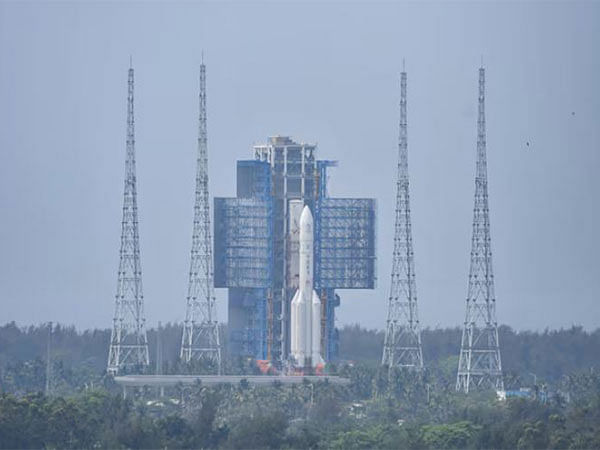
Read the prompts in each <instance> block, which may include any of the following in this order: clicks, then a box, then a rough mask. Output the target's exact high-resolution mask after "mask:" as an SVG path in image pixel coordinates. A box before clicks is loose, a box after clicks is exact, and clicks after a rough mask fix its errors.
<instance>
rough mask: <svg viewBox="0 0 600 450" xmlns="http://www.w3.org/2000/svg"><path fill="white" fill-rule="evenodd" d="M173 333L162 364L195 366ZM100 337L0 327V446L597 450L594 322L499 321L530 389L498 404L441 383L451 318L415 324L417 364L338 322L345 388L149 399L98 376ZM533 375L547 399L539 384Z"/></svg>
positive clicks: (228, 390) (231, 389) (599, 412)
mask: <svg viewBox="0 0 600 450" xmlns="http://www.w3.org/2000/svg"><path fill="white" fill-rule="evenodd" d="M180 332H181V330H180V328H179V327H177V326H174V325H167V326H166V327H163V328H162V329H161V341H162V347H163V349H164V353H163V354H164V363H163V364H162V365H161V370H163V371H164V372H171V371H172V372H178V371H187V372H194V371H198V370H201V369H202V368H201V367H187V366H184V365H182V364H181V363H180V362H178V361H177V359H176V355H177V349H178V344H179V342H178V341H179V339H180ZM109 337H110V333H109V332H108V331H106V330H95V331H88V332H83V333H81V332H77V331H76V330H75V329H74V328H68V327H62V326H55V327H53V329H52V332H51V333H50V329H49V327H48V326H41V327H28V328H24V329H22V328H19V327H17V326H16V325H15V324H14V323H11V324H7V325H5V326H3V327H0V383H1V385H0V390H1V392H2V393H1V394H0V448H92V447H94V448H333V449H354V448H356V449H358V448H416V449H428V448H432V449H433V448H435V449H437V448H519V449H537V448H600V375H599V374H597V373H596V372H594V370H593V366H594V364H596V362H597V356H596V355H595V354H594V353H593V351H594V349H597V348H599V346H598V344H600V342H599V341H600V332H599V331H595V332H592V333H589V332H586V331H584V330H582V329H581V328H577V327H574V328H572V329H568V330H559V331H545V332H543V333H530V332H527V333H517V332H514V331H513V330H511V329H510V328H508V327H502V328H501V342H502V343H503V345H504V346H505V347H506V348H510V349H511V352H510V353H509V352H504V354H503V356H504V360H503V362H504V367H505V370H506V371H507V372H508V376H507V381H508V383H510V384H511V387H514V388H517V387H521V386H530V387H532V388H533V390H532V392H533V393H534V395H532V397H531V398H527V399H522V398H509V399H508V400H506V401H500V400H498V399H497V396H496V394H495V393H494V392H477V393H472V394H470V395H468V396H466V395H463V394H458V393H456V392H454V390H453V385H454V377H455V370H456V356H455V353H456V351H457V347H458V342H459V340H460V331H459V330H457V329H436V330H425V331H424V333H423V342H424V345H425V347H424V354H425V355H426V359H427V363H428V369H427V370H426V371H424V372H423V373H420V374H417V373H413V372H406V371H398V370H394V371H391V372H388V371H387V370H385V369H382V368H381V367H379V357H380V353H381V345H382V339H383V336H382V333H381V332H376V331H368V330H364V329H362V328H360V327H358V326H353V327H346V328H344V329H342V330H341V331H340V353H341V356H342V358H343V359H342V360H340V361H339V362H338V363H337V364H336V365H334V366H332V367H331V369H330V370H332V371H335V372H336V373H338V374H339V375H341V376H344V377H347V378H349V379H350V380H351V383H350V385H348V386H339V385H332V384H330V383H327V382H326V381H321V382H319V383H314V384H311V383H309V382H307V381H306V382H304V383H303V384H300V385H290V386H283V385H274V386H270V387H252V386H250V385H249V384H248V383H246V382H241V383H240V384H239V385H236V386H230V385H224V386H218V387H206V386H202V385H201V384H198V385H196V386H194V387H192V388H186V389H183V388H182V387H179V388H177V389H175V390H173V391H172V392H169V393H167V395H166V396H165V397H162V398H158V399H157V393H156V392H149V391H147V392H138V393H137V394H136V395H130V396H128V398H127V399H124V398H123V396H122V393H121V392H120V390H119V389H118V388H117V386H115V384H114V381H113V380H112V379H111V378H110V377H107V376H105V374H104V369H105V364H106V356H107V346H108V340H109ZM48 338H51V345H50V347H48V345H47V342H48ZM149 339H150V340H151V345H152V344H153V342H155V339H156V331H155V330H151V331H150V333H149ZM48 350H49V351H48ZM48 354H49V355H50V360H51V363H52V364H51V370H50V371H49V373H50V378H49V381H50V384H49V387H50V395H44V394H43V393H42V392H43V391H44V390H45V388H46V374H47V373H48V372H47V366H46V356H47V355H48ZM228 364H229V368H228V370H229V371H231V372H236V373H254V372H255V371H256V366H255V365H254V364H253V362H252V361H247V360H233V361H230V360H228ZM152 366H153V367H154V363H153V364H152ZM531 373H535V374H536V375H537V381H538V386H533V381H534V380H533V376H532V375H531ZM542 385H545V386H546V388H545V391H546V392H547V393H548V395H547V397H546V396H542V395H538V394H539V393H540V391H541V386H542ZM536 388H537V389H536Z"/></svg>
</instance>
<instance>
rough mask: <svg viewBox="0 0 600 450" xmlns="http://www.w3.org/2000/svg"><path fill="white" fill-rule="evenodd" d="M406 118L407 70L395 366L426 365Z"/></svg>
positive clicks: (395, 267)
mask: <svg viewBox="0 0 600 450" xmlns="http://www.w3.org/2000/svg"><path fill="white" fill-rule="evenodd" d="M407 136H408V135H407V119H406V72H405V71H402V74H401V77H400V140H399V146H398V174H397V175H398V178H397V182H396V221H395V233H394V253H393V260H392V280H391V289H390V297H389V305H388V318H387V326H386V333H385V343H384V347H383V357H382V361H381V362H382V364H383V365H385V366H388V367H389V368H390V369H391V368H392V367H406V368H414V369H418V370H420V369H422V368H423V351H422V348H421V330H420V326H419V315H418V309H417V289H416V281H415V264H414V255H413V244H412V229H411V220H410V193H409V178H408V138H407Z"/></svg>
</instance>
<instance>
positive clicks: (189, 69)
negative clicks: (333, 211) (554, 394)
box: [0, 1, 600, 329]
mask: <svg viewBox="0 0 600 450" xmlns="http://www.w3.org/2000/svg"><path fill="white" fill-rule="evenodd" d="M599 42H600V3H599V2H585V3H576V2H572V1H569V2H565V3H559V2H551V3H541V2H533V1H531V2H528V3H522V4H521V3H516V2H509V3H499V2H485V3H481V4H477V3H472V2H460V3H449V2H443V3H428V4H424V3H422V2H412V3H404V4H399V3H394V2H383V3H375V2H371V1H365V2H349V3H342V2H328V3H325V4H317V3H312V2H310V3H304V4H303V3H295V2H294V3H292V2H260V3H252V2H243V3H233V2H216V1H215V2H207V3H203V4H200V3H198V4H196V3H188V2H186V3H180V4H173V3H171V2H168V3H167V2H165V3H155V2H134V3H129V4H121V3H118V2H107V3H101V2H63V3H51V2H42V3H35V2H14V3H11V2H8V3H7V2H0V211H1V217H2V222H1V224H0V302H1V308H0V323H4V322H7V321H12V320H15V321H17V322H18V323H19V324H22V325H24V324H31V323H39V322H43V321H49V320H52V321H60V322H63V323H67V324H75V325H77V327H78V328H86V327H103V328H108V327H110V326H111V320H112V314H113V308H114V294H115V288H116V278H117V266H118V250H119V235H120V222H121V207H122V189H123V173H124V157H125V118H126V93H127V69H128V66H129V55H133V63H134V67H135V70H136V72H135V74H136V85H135V88H136V98H135V101H136V105H135V106H136V138H137V142H136V151H137V162H138V166H137V169H138V193H139V215H140V235H141V254H142V267H143V280H144V293H145V302H146V316H147V321H148V325H149V326H155V325H156V323H157V322H158V321H159V320H161V321H162V322H167V321H181V320H182V319H183V316H184V309H185V292H186V282H187V275H186V274H187V272H188V265H189V251H190V241H191V227H192V213H193V211H192V208H193V191H194V173H195V167H194V164H195V152H196V138H197V114H198V102H197V94H198V65H199V63H200V59H201V52H202V50H204V55H205V62H206V64H207V84H208V128H209V130H208V131H209V160H210V161H209V166H210V177H211V178H210V190H211V196H213V195H214V196H232V195H234V193H235V161H236V160H238V159H248V158H252V153H251V146H252V144H253V143H258V142H262V141H265V140H266V137H267V136H268V135H272V134H288V135H291V136H293V137H294V138H296V139H297V140H301V141H309V142H317V143H318V156H319V157H320V158H323V159H337V160H339V161H340V165H339V167H338V168H335V169H332V170H331V172H330V175H331V177H330V191H331V194H332V195H334V196H340V197H348V196H357V197H374V198H376V199H377V202H378V224H377V248H378V251H377V255H378V262H377V266H378V271H377V272H378V273H377V275H378V282H377V285H378V287H377V289H376V290H364V291H340V295H341V297H342V304H341V307H340V308H338V310H337V311H338V324H339V325H342V324H346V323H354V322H358V323H360V324H362V325H364V326H367V327H370V328H383V326H384V322H385V318H386V306H387V297H388V293H389V279H390V266H391V245H392V239H393V234H392V233H393V223H392V220H393V216H394V199H395V192H394V187H395V186H394V183H395V180H394V176H395V165H396V158H397V136H398V115H399V111H398V102H399V72H400V71H401V68H402V59H403V58H405V59H406V68H407V72H408V126H409V131H408V132H409V164H410V177H411V201H412V214H413V216H412V219H413V232H414V246H415V258H416V269H417V290H418V298H419V309H420V315H421V322H422V324H423V325H424V326H430V327H435V326H449V325H452V326H454V325H460V324H461V322H462V321H463V317H464V310H465V297H466V292H467V274H468V265H469V252H470V233H471V220H472V207H473V191H474V170H475V147H476V110H477V69H478V67H479V64H480V61H481V56H482V55H483V59H484V65H485V67H486V70H487V73H486V75H487V98H486V100H487V119H488V122H487V124H488V127H487V130H488V134H487V137H488V160H489V192H490V208H491V227H492V228H491V229H492V247H493V251H494V269H495V275H496V277H495V278H496V294H497V314H498V320H499V321H500V322H501V323H505V324H509V325H511V326H513V327H514V328H516V329H544V328H546V327H549V328H556V327H569V326H571V325H572V324H582V325H583V326H585V327H586V328H596V327H598V326H600V258H599V255H600V238H599V236H598V226H599V219H600V212H599V207H598V194H599V193H600V181H599V180H600V178H599V177H598V170H599V169H600V156H599V154H600V126H599V125H600V89H599V88H598V78H599V73H600V52H599V51H598V43H599ZM527 143H529V145H527ZM217 296H218V301H219V314H220V319H222V320H225V319H226V305H225V299H226V291H225V290H218V291H217Z"/></svg>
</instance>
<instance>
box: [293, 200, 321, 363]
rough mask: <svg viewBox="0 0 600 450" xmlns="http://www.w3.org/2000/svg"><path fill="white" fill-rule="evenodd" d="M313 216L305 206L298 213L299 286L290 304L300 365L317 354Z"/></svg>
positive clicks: (318, 317)
mask: <svg viewBox="0 0 600 450" xmlns="http://www.w3.org/2000/svg"><path fill="white" fill-rule="evenodd" d="M313 239H314V232H313V217H312V214H311V212H310V208H309V207H308V206H305V207H304V209H303V210H302V214H301V215H300V242H299V243H300V251H299V258H300V264H299V286H298V290H297V291H296V294H295V295H294V297H293V299H292V305H291V325H292V326H291V353H292V356H293V357H294V359H295V360H296V364H297V365H298V366H301V367H306V366H309V365H310V366H311V367H315V366H317V365H318V364H321V363H322V362H323V358H322V357H321V300H320V299H319V296H318V295H317V293H316V292H315V291H314V289H313V258H314V245H313V243H314V240H313Z"/></svg>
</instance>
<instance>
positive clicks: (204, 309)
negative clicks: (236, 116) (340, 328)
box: [180, 63, 221, 372]
mask: <svg viewBox="0 0 600 450" xmlns="http://www.w3.org/2000/svg"><path fill="white" fill-rule="evenodd" d="M180 356H181V358H182V359H183V360H184V361H186V362H189V361H190V360H192V359H208V360H211V361H213V362H214V363H216V365H217V369H218V371H219V372H220V370H221V344H220V340H219V323H218V321H217V314H216V309H215V294H214V283H213V260H212V239H211V232H210V207H209V196H208V145H207V132H206V66H205V65H204V63H202V64H201V65H200V121H199V130H198V161H197V168H196V199H195V204H194V230H193V234H192V252H191V262H190V278H189V285H188V294H187V308H186V314H185V322H184V326H183V336H182V340H181V354H180Z"/></svg>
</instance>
